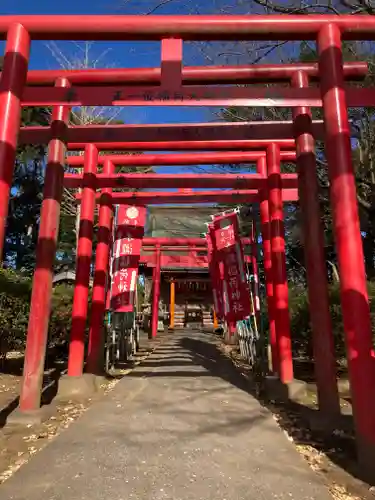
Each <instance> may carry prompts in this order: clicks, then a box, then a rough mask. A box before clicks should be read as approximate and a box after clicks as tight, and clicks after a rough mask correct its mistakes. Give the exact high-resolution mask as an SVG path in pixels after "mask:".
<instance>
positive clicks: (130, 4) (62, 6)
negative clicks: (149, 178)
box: [1, 0, 247, 173]
mask: <svg viewBox="0 0 375 500" xmlns="http://www.w3.org/2000/svg"><path fill="white" fill-rule="evenodd" d="M220 1H221V0H196V1H195V2H191V1H189V0H184V1H182V0H181V1H179V0H173V1H172V2H169V1H167V2H166V3H165V5H164V6H163V7H162V8H158V9H157V10H156V11H155V12H154V14H188V13H202V14H209V13H214V12H217V11H218V9H223V8H225V9H228V13H240V12H244V11H243V10H241V7H233V6H231V3H230V0H229V2H225V3H224V4H223V5H225V7H222V6H221V5H220ZM240 3H241V2H239V4H240ZM246 3H247V2H245V4H246ZM156 5H159V2H158V0H64V1H63V2H61V1H60V2H57V1H51V0H2V1H1V14H3V15H4V14H76V15H79V14H122V13H124V14H139V13H146V12H150V10H152V9H153V8H154V7H155V6H156ZM237 5H238V4H237ZM57 44H58V48H59V50H61V52H63V53H64V54H65V55H66V56H67V57H68V58H69V59H70V60H72V59H73V58H75V57H77V55H78V54H79V52H80V49H79V47H77V45H75V44H74V43H72V42H57ZM218 52H219V51H218V50H216V49H215V47H213V46H212V45H211V46H210V47H208V46H205V47H203V50H202V47H201V46H199V45H197V44H188V43H186V44H184V61H183V62H184V64H185V65H204V64H206V65H207V64H210V63H211V64H213V63H216V64H217V63H220V61H216V60H215V61H214V62H210V60H212V54H215V57H216V54H217V53H218ZM90 54H91V58H92V59H96V58H100V59H101V60H100V64H99V66H98V67H108V66H111V67H150V66H157V65H159V64H160V43H159V42H111V43H107V42H97V43H95V44H93V45H92V48H91V50H90ZM103 54H104V56H103ZM207 61H208V62H207ZM222 62H223V61H222ZM239 62H240V61H239ZM29 67H30V69H54V68H58V67H59V63H58V62H57V61H56V59H55V58H54V57H53V56H52V54H51V51H50V49H49V48H48V47H47V44H46V42H41V41H35V42H33V43H32V49H31V58H30V66H29ZM218 111H219V110H217V109H212V108H211V109H208V108H197V107H192V108H177V107H148V108H147V107H142V108H141V107H140V108H132V107H128V108H124V109H123V111H122V112H121V119H123V120H124V121H125V122H126V123H178V122H206V121H215V120H218V119H220V118H219V117H218V115H217V112H218ZM158 171H159V172H168V173H172V172H178V171H181V169H180V168H177V167H174V168H171V167H168V168H165V169H164V168H159V169H158ZM183 171H185V172H186V171H187V168H186V167H184V168H183Z"/></svg>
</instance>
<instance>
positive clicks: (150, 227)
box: [145, 205, 217, 238]
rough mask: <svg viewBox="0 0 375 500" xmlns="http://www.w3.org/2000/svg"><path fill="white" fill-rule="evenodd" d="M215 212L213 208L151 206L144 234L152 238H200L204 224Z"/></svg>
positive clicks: (204, 228)
mask: <svg viewBox="0 0 375 500" xmlns="http://www.w3.org/2000/svg"><path fill="white" fill-rule="evenodd" d="M216 211H217V210H216V209H215V207H213V206H204V207H202V206H200V207H199V206H194V205H193V206H178V207H177V206H172V207H171V206H151V207H149V209H148V216H147V224H146V234H145V236H147V237H154V238H201V237H202V235H203V234H204V233H206V230H207V227H206V223H207V222H210V220H211V215H212V214H214V213H215V212H216Z"/></svg>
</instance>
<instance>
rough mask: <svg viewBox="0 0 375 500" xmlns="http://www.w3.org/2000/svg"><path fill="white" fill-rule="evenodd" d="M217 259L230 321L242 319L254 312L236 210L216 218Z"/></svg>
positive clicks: (225, 310)
mask: <svg viewBox="0 0 375 500" xmlns="http://www.w3.org/2000/svg"><path fill="white" fill-rule="evenodd" d="M213 227H214V235H215V236H214V239H215V243H216V249H217V258H218V260H219V262H220V265H221V266H222V268H223V282H222V290H223V291H222V295H223V304H224V316H225V319H226V320H227V321H228V322H235V321H241V320H243V319H245V318H247V317H248V316H250V314H251V301H250V291H249V287H248V283H247V278H246V271H245V264H244V254H243V248H242V244H241V238H240V234H239V224H238V216H237V214H236V213H235V212H233V213H231V214H229V215H224V216H219V217H215V219H214V221H213Z"/></svg>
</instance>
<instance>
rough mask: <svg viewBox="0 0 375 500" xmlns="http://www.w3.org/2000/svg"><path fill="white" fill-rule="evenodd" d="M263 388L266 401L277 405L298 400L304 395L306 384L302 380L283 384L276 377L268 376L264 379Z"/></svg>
mask: <svg viewBox="0 0 375 500" xmlns="http://www.w3.org/2000/svg"><path fill="white" fill-rule="evenodd" d="M264 387H265V391H266V395H267V397H268V399H270V400H272V401H275V402H277V403H287V402H288V401H290V400H298V399H299V398H302V397H304V396H305V395H306V382H303V381H302V380H292V381H291V382H289V383H288V384H283V383H282V382H281V380H280V379H279V378H278V377H277V376H274V375H270V376H267V377H266V378H265V384H264Z"/></svg>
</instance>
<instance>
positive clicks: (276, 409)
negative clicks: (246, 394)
mask: <svg viewBox="0 0 375 500" xmlns="http://www.w3.org/2000/svg"><path fill="white" fill-rule="evenodd" d="M221 351H222V353H223V354H224V355H225V356H227V357H229V358H230V359H231V360H232V362H233V363H234V365H235V366H236V368H237V369H238V370H240V371H241V373H242V374H243V375H244V376H245V377H246V378H249V379H250V378H251V374H250V368H249V365H248V364H247V363H245V362H244V361H243V360H242V359H241V357H240V355H239V350H238V348H236V347H233V346H228V345H225V344H222V345H221ZM295 364H296V365H297V366H298V368H297V370H298V372H299V373H298V374H297V378H299V376H301V378H302V379H303V380H305V381H306V382H307V391H306V396H304V397H303V399H299V400H298V402H292V403H290V404H288V405H278V404H275V403H272V402H269V401H266V400H262V401H261V402H262V404H264V405H265V406H267V407H268V408H269V409H270V410H271V411H272V413H273V415H274V418H275V420H277V422H278V423H279V425H280V427H281V428H282V429H283V430H284V432H285V434H286V436H287V437H288V439H289V440H290V441H292V442H293V443H294V444H295V446H296V448H297V449H298V451H299V452H300V453H301V455H302V456H303V457H304V458H305V459H306V460H307V461H308V463H309V465H310V466H311V467H312V468H313V469H314V470H315V471H317V472H319V473H321V474H322V475H323V476H324V479H325V481H326V483H327V484H328V487H329V490H330V492H331V494H332V496H333V498H334V499H335V500H374V499H375V487H374V486H370V485H369V484H367V483H365V482H363V481H362V480H361V479H360V471H359V470H358V467H357V463H356V456H355V440H354V430H353V424H352V408H351V404H350V394H349V383H348V380H347V378H346V377H345V372H344V371H342V373H341V376H340V378H339V380H338V387H339V393H340V404H341V409H342V414H343V415H344V418H343V422H344V425H342V426H341V425H340V427H339V428H338V429H335V430H334V431H333V434H332V435H330V436H327V435H326V434H324V433H323V432H319V431H316V430H314V431H313V430H312V429H311V426H310V420H309V416H310V415H311V413H312V412H317V410H318V405H317V391H316V386H315V384H314V383H313V372H312V370H311V367H306V366H303V367H301V366H300V365H301V362H300V363H298V362H297V363H295ZM302 364H303V363H302ZM339 372H340V370H339ZM249 383H250V381H249Z"/></svg>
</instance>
